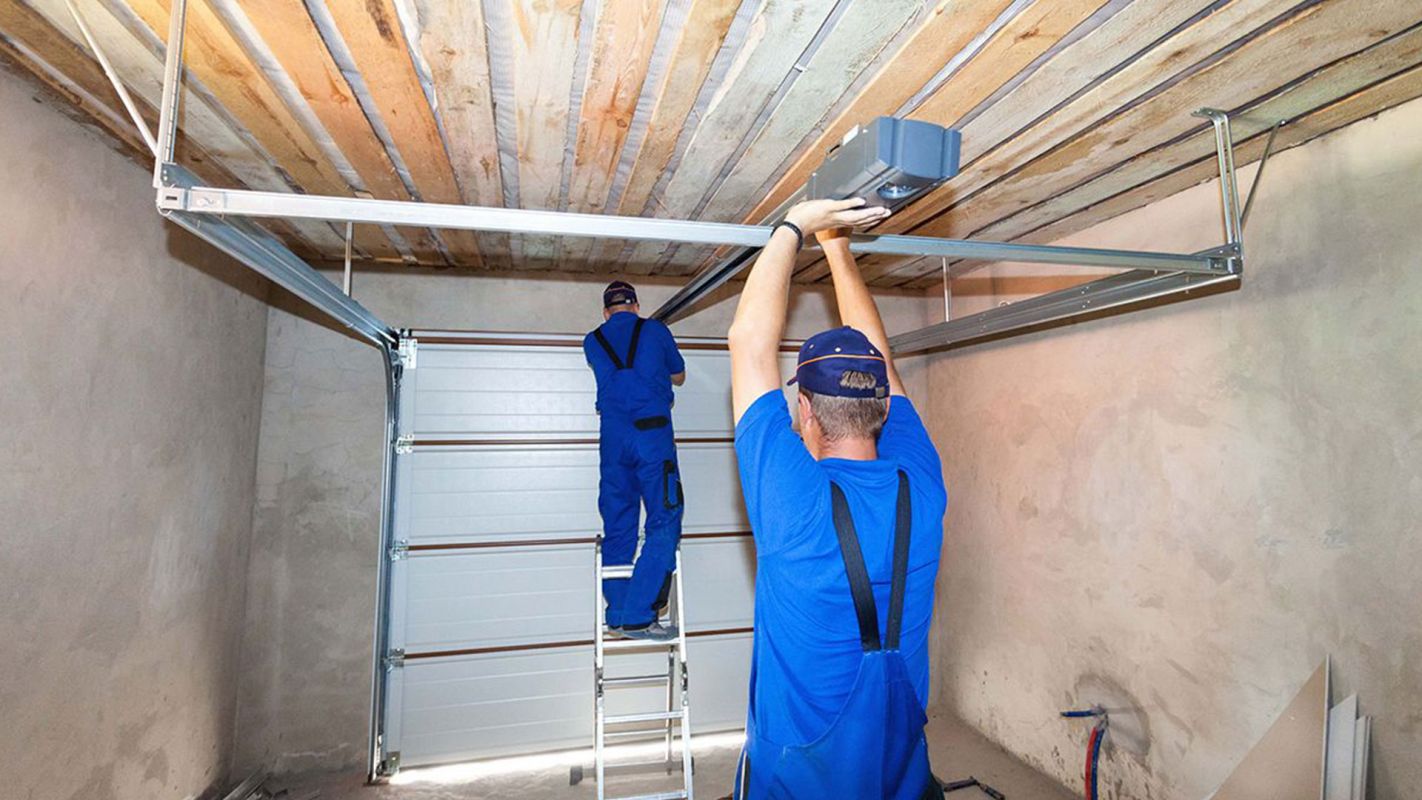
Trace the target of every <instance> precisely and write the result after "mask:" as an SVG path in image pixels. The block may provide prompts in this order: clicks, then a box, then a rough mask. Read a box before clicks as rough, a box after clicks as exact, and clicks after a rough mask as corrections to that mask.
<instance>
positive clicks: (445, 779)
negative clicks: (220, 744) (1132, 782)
mask: <svg viewBox="0 0 1422 800" xmlns="http://www.w3.org/2000/svg"><path fill="white" fill-rule="evenodd" d="M928 742H929V749H930V751H931V754H932V760H933V768H934V772H935V773H937V774H938V776H939V777H941V778H942V779H944V780H949V781H951V780H958V779H961V778H966V777H967V776H969V775H974V776H976V777H977V778H979V779H980V780H982V781H984V782H986V783H988V784H990V785H991V786H993V787H994V788H996V789H997V790H998V791H1000V792H1002V793H1003V794H1005V795H1006V796H1007V797H1008V798H1009V800H1070V798H1072V797H1075V795H1074V794H1072V793H1070V792H1068V791H1067V790H1066V789H1064V788H1062V787H1061V786H1060V785H1058V784H1056V783H1054V782H1053V781H1052V780H1051V779H1049V778H1047V777H1046V776H1044V775H1042V774H1041V773H1039V772H1037V771H1035V770H1033V769H1032V768H1031V767H1029V766H1027V765H1026V764H1024V763H1022V762H1021V761H1018V760H1017V759H1016V758H1014V757H1013V756H1012V755H1010V754H1008V753H1007V752H1006V751H1004V750H1002V749H1001V748H999V747H997V746H996V745H994V744H993V743H992V742H989V741H988V740H987V739H984V738H983V737H982V736H981V735H979V734H978V733H977V732H976V731H974V730H973V729H971V728H969V727H968V726H967V725H964V724H963V723H961V722H959V721H958V720H956V719H954V718H952V717H946V716H935V717H933V718H932V719H930V720H929V723H928ZM738 752H739V749H738V746H737V745H735V744H731V743H726V744H718V745H717V746H714V747H706V748H700V747H698V749H697V750H696V791H697V795H698V796H699V797H702V798H706V800H716V799H717V798H721V797H724V796H726V795H728V794H730V790H731V782H732V779H733V777H734V775H735V769H736V755H737V753H738ZM554 761H556V760H554ZM362 781H363V778H362V777H361V776H360V775H325V776H312V777H308V778H304V779H294V780H291V781H289V782H287V783H286V784H285V785H286V786H287V787H288V788H289V794H288V795H287V796H288V798H290V800H308V798H312V800H494V799H495V798H498V799H499V800H510V798H520V799H522V798H527V800H586V799H587V798H590V797H593V796H594V785H593V783H592V782H591V781H590V780H587V781H584V782H583V783H581V784H579V785H577V786H569V785H568V765H567V762H566V761H564V762H563V763H549V764H547V765H544V766H541V767H531V768H522V769H517V770H506V771H502V772H493V771H492V770H491V769H490V768H489V767H488V766H486V765H460V766H454V767H436V768H431V769H425V770H419V769H412V770H406V771H405V772H403V773H401V775H399V776H398V777H397V778H396V781H397V782H396V783H395V784H393V785H385V786H365V785H364V784H363V783H362ZM678 788H680V782H679V781H678V780H677V779H675V778H667V777H666V776H663V775H654V776H637V777H632V776H627V777H622V778H617V779H611V780H609V781H608V795H609V796H610V797H622V796H626V795H633V794H639V793H648V792H656V791H670V790H672V789H678ZM312 792H319V794H317V795H312V794H311V793H312ZM949 797H950V800H977V799H978V798H984V797H987V795H985V794H982V793H980V792H977V791H976V790H964V791H961V792H957V793H955V794H953V795H950V796H949Z"/></svg>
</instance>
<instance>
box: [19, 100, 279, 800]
mask: <svg viewBox="0 0 1422 800" xmlns="http://www.w3.org/2000/svg"><path fill="white" fill-rule="evenodd" d="M0 154H3V157H0V320H3V321H4V325H5V330H6V334H7V347H6V358H5V370H4V377H3V378H0V418H3V419H4V421H5V422H4V424H3V425H0V598H3V601H4V606H5V610H4V612H3V613H0V642H3V644H0V676H3V678H0V721H3V724H0V764H3V765H4V773H5V776H4V779H3V784H4V788H3V789H0V795H3V796H4V797H6V798H16V799H17V800H51V799H52V798H53V799H54V800H65V799H72V800H119V799H122V800H130V799H131V800H138V799H139V798H143V800H149V799H150V798H153V799H157V800H167V799H168V798H174V799H179V798H184V797H189V796H194V795H197V794H199V793H201V792H204V791H205V790H207V789H209V788H210V787H212V786H213V785H214V784H215V783H218V782H220V781H222V780H224V779H225V778H226V777H227V772H228V770H227V767H228V765H229V763H230V760H231V751H232V736H233V720H234V708H235V699H236V669H237V645H238V643H239V638H238V636H239V634H240V630H241V628H240V623H241V619H242V609H243V595H244V592H245V578H246V564H247V545H248V542H249V539H250V535H251V520H252V503H253V477H254V474H255V468H256V464H255V461H256V444H257V425H258V421H259V418H260V413H259V412H260V404H261V390H262V364H263V349H264V346H265V333H264V332H265V327H266V307H265V305H264V304H263V302H262V299H261V296H262V295H263V294H264V293H265V286H264V284H262V283H261V282H259V281H255V280H252V279H249V278H248V277H247V274H246V273H245V272H244V271H243V270H241V269H240V268H238V267H237V266H236V265H233V264H231V263H230V262H228V261H226V260H225V259H224V258H222V257H221V256H219V255H218V254H217V253H215V252H214V251H211V250H208V249H207V248H205V247H204V246H202V245H200V244H199V243H197V242H196V241H195V240H193V239H191V238H189V237H187V236H186V235H185V234H182V233H179V232H176V231H175V230H174V229H173V228H171V227H170V226H168V225H166V224H165V223H163V222H162V220H161V219H160V218H159V217H158V215H157V214H156V213H154V211H153V205H152V197H153V193H152V189H151V188H150V187H149V182H150V177H149V174H148V173H147V171H145V170H144V169H143V168H141V167H140V166H138V165H137V164H135V163H134V162H132V161H129V160H128V159H126V158H124V157H123V156H120V155H118V154H117V153H116V152H114V151H113V150H112V149H111V148H110V146H109V145H108V144H107V143H105V142H103V141H101V140H100V139H99V137H98V136H97V135H95V134H92V133H89V132H87V131H85V130H83V129H82V128H80V127H79V126H77V125H75V124H74V123H73V122H72V121H71V120H69V119H67V118H65V117H64V116H62V115H61V114H59V113H58V112H56V111H54V110H53V109H51V108H49V107H46V106H44V105H37V104H36V103H35V102H34V101H33V100H32V93H31V92H30V91H29V89H28V88H27V86H26V85H25V84H22V83H21V82H20V81H19V80H18V79H17V78H16V77H14V76H13V75H11V74H8V73H3V72H0Z"/></svg>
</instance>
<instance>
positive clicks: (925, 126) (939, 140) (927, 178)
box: [805, 117, 963, 209]
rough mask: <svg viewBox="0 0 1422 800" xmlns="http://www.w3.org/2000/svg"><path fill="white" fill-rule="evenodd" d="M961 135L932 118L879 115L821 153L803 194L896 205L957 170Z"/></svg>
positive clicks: (895, 206)
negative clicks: (820, 160) (822, 159)
mask: <svg viewBox="0 0 1422 800" xmlns="http://www.w3.org/2000/svg"><path fill="white" fill-rule="evenodd" d="M962 139H963V137H962V134H960V133H959V132H958V131H956V130H953V129H951V128H945V127H943V126H942V125H935V124H933V123H932V122H923V121H921V120H913V119H900V118H898V117H878V118H876V119H875V120H874V121H873V122H871V123H869V124H868V125H863V126H858V127H856V128H855V133H854V134H853V136H852V137H851V138H850V139H848V140H847V141H845V142H843V143H842V144H840V145H839V146H838V147H835V148H834V149H832V150H830V151H829V153H827V154H826V155H825V160H824V162H823V163H821V164H820V167H819V169H817V170H815V171H814V173H813V174H812V175H810V181H809V184H808V185H807V186H806V190H805V192H806V197H807V198H809V199H811V200H818V199H822V198H829V199H833V200H843V199H845V198H848V197H863V198H864V200H865V202H866V203H868V204H869V205H871V206H883V207H885V208H889V209H896V208H898V207H900V206H902V205H904V204H906V203H908V202H909V201H911V200H913V199H914V198H916V197H919V196H920V195H922V194H924V193H925V192H927V191H928V190H930V189H932V188H933V187H935V186H937V185H938V184H940V183H943V182H944V181H946V180H948V179H949V178H951V177H953V176H954V175H957V174H958V151H959V149H960V147H961V144H962Z"/></svg>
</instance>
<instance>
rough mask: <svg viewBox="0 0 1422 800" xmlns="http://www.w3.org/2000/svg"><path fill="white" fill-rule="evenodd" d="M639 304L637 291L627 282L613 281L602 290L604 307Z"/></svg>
mask: <svg viewBox="0 0 1422 800" xmlns="http://www.w3.org/2000/svg"><path fill="white" fill-rule="evenodd" d="M635 302H637V290H636V289H633V288H632V284H630V283H628V282H627V281H613V282H612V283H609V284H608V285H607V288H606V289H603V290H602V307H603V308H612V307H613V306H625V305H628V304H630V303H635Z"/></svg>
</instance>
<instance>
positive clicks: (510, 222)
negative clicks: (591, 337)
mask: <svg viewBox="0 0 1422 800" xmlns="http://www.w3.org/2000/svg"><path fill="white" fill-rule="evenodd" d="M159 208H161V209H163V210H167V211H182V212H187V213H192V214H211V215H222V216H239V217H254V218H272V219H317V220H327V221H331V222H357V223H363V224H371V225H407V226H413V227H422V228H425V227H427V228H450V229H461V230H472V231H500V232H509V233H521V234H544V235H554V236H576V237H591V238H600V239H633V240H652V241H665V242H688V243H692V244H714V245H740V246H743V247H755V248H758V247H763V246H764V245H765V243H766V242H768V241H769V240H770V234H771V232H772V231H773V230H774V229H773V228H771V227H770V226H766V225H733V224H730V223H724V222H699V221H695V220H675V219H656V218H648V217H620V216H612V215H604V214H575V213H571V212H565V211H532V210H528V209H520V208H492V207H488V206H463V205H450V204H442V203H419V202H411V201H403V200H372V199H362V198H354V197H327V196H322V195H309V194H289V193H284V192H254V191H248V190H243V189H214V188H210V187H204V186H192V187H186V186H182V187H173V188H172V189H170V190H169V191H167V192H164V193H162V194H160V200H159ZM849 249H850V250H851V251H853V252H855V253H882V254H887V255H908V256H915V255H917V256H947V257H949V258H975V259H987V260H993V261H1030V262H1034V263H1043V264H1069V265H1078V266H1092V267H1122V268H1125V267H1139V268H1142V269H1171V270H1176V271H1188V272H1200V273H1205V274H1220V273H1224V272H1228V271H1229V264H1228V260H1227V259H1224V258H1220V257H1218V256H1215V255H1211V254H1183V253H1154V252H1146V251H1134V250H1100V249H1095V248H1088V247H1053V246H1045V245H1032V244H1012V243H1007V242H978V241H969V240H966V239H936V238H933V237H928V236H875V235H862V236H855V237H853V239H852V240H851V242H850V246H849Z"/></svg>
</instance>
